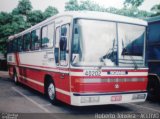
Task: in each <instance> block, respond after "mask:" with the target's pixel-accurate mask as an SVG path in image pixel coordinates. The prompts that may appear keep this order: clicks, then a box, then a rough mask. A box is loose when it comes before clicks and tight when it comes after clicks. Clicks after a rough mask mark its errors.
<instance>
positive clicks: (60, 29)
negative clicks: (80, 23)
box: [54, 24, 70, 91]
mask: <svg viewBox="0 0 160 119" xmlns="http://www.w3.org/2000/svg"><path fill="white" fill-rule="evenodd" d="M69 28H70V25H69V24H65V25H61V26H57V27H56V43H55V51H54V54H55V62H56V66H57V68H58V71H59V72H58V73H57V80H58V81H57V85H58V86H57V87H58V88H60V89H62V90H65V91H69V89H70V88H69V82H70V81H69V42H68V41H69V30H70V29H69Z"/></svg>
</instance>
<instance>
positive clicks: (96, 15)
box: [9, 11, 147, 40]
mask: <svg viewBox="0 0 160 119" xmlns="http://www.w3.org/2000/svg"><path fill="white" fill-rule="evenodd" d="M61 16H70V17H72V18H86V19H96V20H108V21H115V22H123V23H130V24H137V25H143V26H147V22H146V21H144V20H141V19H137V18H131V17H126V16H122V15H117V14H112V13H108V12H95V11H68V12H63V13H60V14H57V15H55V16H52V17H50V18H48V19H46V20H44V21H42V22H40V23H38V24H36V25H35V26H32V27H31V28H29V29H26V30H25V31H22V32H21V33H18V34H15V35H12V36H10V37H9V40H12V39H13V38H14V37H16V36H19V35H23V34H25V33H26V32H29V31H31V30H32V29H34V28H37V27H38V26H41V25H43V24H45V23H47V22H50V21H52V20H54V19H55V18H57V17H61Z"/></svg>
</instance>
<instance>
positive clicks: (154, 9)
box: [151, 4, 160, 16]
mask: <svg viewBox="0 0 160 119" xmlns="http://www.w3.org/2000/svg"><path fill="white" fill-rule="evenodd" d="M151 11H152V12H153V14H152V16H158V15H160V4H157V5H154V6H153V7H152V8H151Z"/></svg>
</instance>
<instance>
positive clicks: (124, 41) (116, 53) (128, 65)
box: [70, 19, 148, 106]
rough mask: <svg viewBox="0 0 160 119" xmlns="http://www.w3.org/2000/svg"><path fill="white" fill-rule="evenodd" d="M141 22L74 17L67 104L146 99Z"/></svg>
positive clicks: (143, 43) (95, 103)
mask: <svg viewBox="0 0 160 119" xmlns="http://www.w3.org/2000/svg"><path fill="white" fill-rule="evenodd" d="M143 23H144V24H145V25H144V24H143V25H142V24H139V25H138V24H137V25H136V24H135V23H133V24H132V23H127V22H126V23H120V22H114V21H101V20H95V19H75V20H74V34H73V40H72V54H71V72H70V75H71V104H72V105H77V106H85V105H103V104H117V103H129V102H143V101H145V100H146V97H147V92H146V87H147V82H148V68H147V67H146V66H145V60H144V59H145V54H144V52H145V41H146V39H145V35H146V25H147V24H146V22H143Z"/></svg>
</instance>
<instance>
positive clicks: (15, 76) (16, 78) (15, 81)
mask: <svg viewBox="0 0 160 119" xmlns="http://www.w3.org/2000/svg"><path fill="white" fill-rule="evenodd" d="M13 80H14V83H15V84H16V85H17V84H18V77H17V74H16V73H14V75H13Z"/></svg>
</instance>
